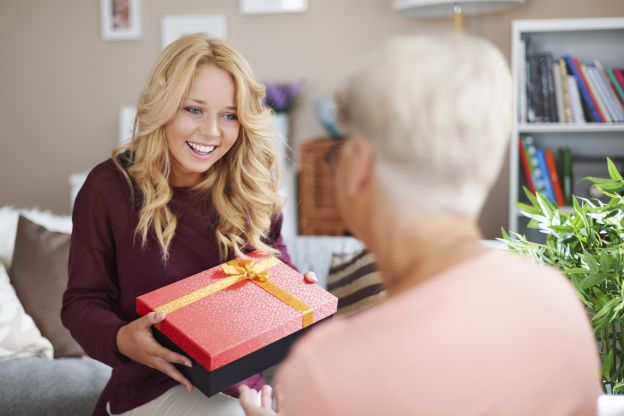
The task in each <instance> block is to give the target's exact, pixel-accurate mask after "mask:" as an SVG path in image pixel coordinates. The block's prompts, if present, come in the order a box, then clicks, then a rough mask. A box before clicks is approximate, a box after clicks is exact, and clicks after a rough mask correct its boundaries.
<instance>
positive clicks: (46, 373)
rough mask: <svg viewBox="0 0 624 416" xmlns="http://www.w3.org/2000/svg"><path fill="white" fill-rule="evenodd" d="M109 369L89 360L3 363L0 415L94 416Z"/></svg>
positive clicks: (34, 359) (33, 359) (0, 368)
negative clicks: (92, 414) (92, 413)
mask: <svg viewBox="0 0 624 416" xmlns="http://www.w3.org/2000/svg"><path fill="white" fill-rule="evenodd" d="M110 371H111V370H110V368H109V367H108V366H106V365H104V364H102V363H99V362H97V361H95V360H92V359H90V358H57V359H55V360H50V359H48V358H42V357H28V358H19V359H15V360H8V361H3V362H0V415H4V416H13V415H15V416H18V415H29V416H38V415H42V416H56V415H59V416H61V415H63V416H66V415H76V416H80V415H85V416H89V415H91V412H92V411H93V408H94V407H95V403H96V402H97V399H98V397H99V396H100V393H101V392H102V390H103V389H104V386H105V385H106V382H107V381H108V379H109V377H110Z"/></svg>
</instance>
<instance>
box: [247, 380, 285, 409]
mask: <svg viewBox="0 0 624 416" xmlns="http://www.w3.org/2000/svg"><path fill="white" fill-rule="evenodd" d="M238 392H239V397H238V400H239V402H240V405H241V407H242V408H243V411H244V412H245V415H247V416H284V413H282V412H281V411H280V407H279V397H278V396H277V395H276V398H277V399H278V400H276V409H275V411H274V410H273V406H272V402H273V389H272V388H271V386H269V385H268V384H266V385H265V386H264V387H262V390H260V406H258V404H257V403H258V392H257V391H256V390H254V389H250V388H249V387H247V386H245V385H242V386H240V387H239V388H238ZM276 412H277V413H276Z"/></svg>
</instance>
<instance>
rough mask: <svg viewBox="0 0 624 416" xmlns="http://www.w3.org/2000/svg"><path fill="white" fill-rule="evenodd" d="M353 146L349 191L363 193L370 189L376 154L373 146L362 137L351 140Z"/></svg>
mask: <svg viewBox="0 0 624 416" xmlns="http://www.w3.org/2000/svg"><path fill="white" fill-rule="evenodd" d="M350 142H351V143H350V144H351V146H352V152H351V155H350V156H351V160H350V165H351V169H350V171H351V172H350V173H351V175H352V177H351V178H350V180H349V182H350V184H349V188H350V189H349V192H350V193H352V194H363V193H366V192H367V191H369V190H370V189H369V188H370V186H371V184H372V179H373V168H374V166H375V154H374V152H373V148H372V146H371V145H370V144H369V143H368V142H367V141H366V140H365V139H363V138H362V137H359V136H356V137H353V138H352V139H351V140H350Z"/></svg>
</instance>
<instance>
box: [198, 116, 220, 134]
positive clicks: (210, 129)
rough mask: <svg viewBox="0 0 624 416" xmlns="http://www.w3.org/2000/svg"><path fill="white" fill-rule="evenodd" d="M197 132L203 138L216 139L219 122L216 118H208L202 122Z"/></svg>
mask: <svg viewBox="0 0 624 416" xmlns="http://www.w3.org/2000/svg"><path fill="white" fill-rule="evenodd" d="M199 132H200V133H201V134H203V135H204V136H211V137H217V136H219V121H218V117H216V116H209V117H206V118H205V119H204V120H202V123H201V125H200V127H199Z"/></svg>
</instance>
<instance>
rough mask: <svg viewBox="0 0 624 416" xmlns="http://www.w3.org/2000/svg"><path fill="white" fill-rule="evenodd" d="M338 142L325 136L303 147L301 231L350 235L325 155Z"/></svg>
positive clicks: (305, 232) (300, 186) (300, 232)
mask: <svg viewBox="0 0 624 416" xmlns="http://www.w3.org/2000/svg"><path fill="white" fill-rule="evenodd" d="M334 143H335V140H333V139H326V138H322V139H314V140H310V141H306V142H304V143H302V144H301V146H300V152H301V158H300V165H301V170H300V172H299V201H300V205H299V234H304V235H306V234H307V235H346V234H348V233H347V229H346V227H345V225H344V223H343V222H342V219H341V218H340V214H339V212H338V207H337V206H336V198H335V192H334V180H333V173H332V170H331V168H330V167H329V166H328V165H327V163H326V162H325V154H326V153H327V150H328V149H329V148H330V147H331V145H332V144H334Z"/></svg>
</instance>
